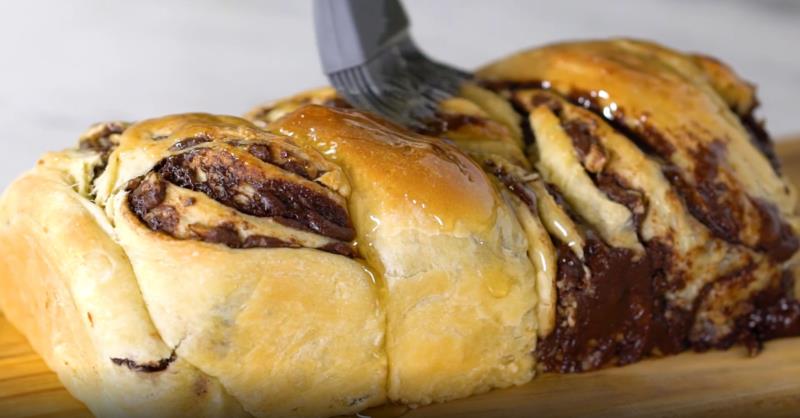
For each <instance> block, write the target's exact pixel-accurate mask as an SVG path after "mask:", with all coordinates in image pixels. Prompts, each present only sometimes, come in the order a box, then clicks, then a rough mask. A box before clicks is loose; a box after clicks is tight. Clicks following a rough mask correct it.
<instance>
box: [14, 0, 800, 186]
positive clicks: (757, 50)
mask: <svg viewBox="0 0 800 418" xmlns="http://www.w3.org/2000/svg"><path fill="white" fill-rule="evenodd" d="M406 8H407V9H408V11H409V13H410V15H411V19H412V21H413V32H414V35H415V38H416V39H417V41H418V43H419V44H420V45H422V46H423V47H424V49H425V50H426V51H427V52H429V53H430V54H431V55H433V56H435V57H437V58H439V59H441V60H443V61H446V62H450V63H453V64H456V65H458V66H461V67H463V68H473V67H475V66H478V65H480V64H481V63H484V62H486V61H488V60H491V59H494V58H497V57H500V56H502V55H504V54H507V53H510V52H513V51H515V50H518V49H521V48H527V47H530V46H534V45H537V44H541V43H545V42H552V41H556V40H561V39H575V38H587V37H609V36H620V35H623V36H631V37H640V38H648V39H653V40H657V41H660V42H662V43H665V44H667V45H669V46H672V47H675V48H679V49H683V50H691V51H703V52H707V53H709V54H711V55H715V56H717V57H719V58H721V59H723V60H725V61H728V62H729V63H731V64H733V66H734V67H735V68H736V69H737V70H738V71H739V73H740V74H742V75H744V76H745V77H747V78H749V79H751V80H753V81H755V82H757V83H758V85H759V86H760V93H761V94H760V95H761V99H762V102H763V104H764V105H763V109H762V115H766V116H767V118H768V120H769V125H768V126H769V127H770V130H771V131H772V132H773V134H775V136H783V135H787V134H790V133H800V105H798V100H800V99H799V98H798V97H800V0H762V1H757V0H752V1H748V0H602V1H594V0H586V1H578V0H550V1H512V0H491V1H490V0H483V1H479V0H406ZM324 83H325V79H324V78H323V76H322V75H321V73H320V71H319V67H318V64H317V56H316V50H315V46H314V37H313V28H312V25H311V13H310V1H306V0H294V1H289V0H285V1H268V0H192V1H189V0H138V1H122V0H17V1H14V0H0V147H2V148H1V152H0V188H3V187H5V185H6V184H7V183H8V182H9V181H10V180H11V179H12V178H13V177H14V176H16V175H17V174H19V173H20V172H22V171H23V170H25V169H27V168H29V167H31V166H32V164H33V163H34V162H35V160H36V158H37V156H38V155H39V154H41V153H42V152H44V151H46V150H50V149H60V148H64V147H67V146H71V145H72V144H73V143H74V142H75V139H76V137H77V135H78V134H79V133H80V132H81V131H82V130H83V129H84V128H85V127H86V126H88V125H89V124H90V123H92V122H95V121H101V120H111V119H124V120H137V119H142V118H147V117H152V116H157V115H161V114H166V113H177V112H186V111H207V112H218V113H231V114H240V113H242V112H244V111H246V110H247V109H249V108H250V107H251V106H253V105H255V104H257V103H259V102H262V101H266V100H269V99H273V98H277V97H280V96H284V95H288V94H292V93H295V92H297V91H299V90H302V89H306V88H310V87H314V86H318V85H322V84H324Z"/></svg>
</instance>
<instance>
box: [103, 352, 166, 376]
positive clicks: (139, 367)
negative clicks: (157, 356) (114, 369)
mask: <svg viewBox="0 0 800 418" xmlns="http://www.w3.org/2000/svg"><path fill="white" fill-rule="evenodd" d="M177 358H178V356H177V354H175V351H174V350H173V351H172V354H170V356H169V357H168V358H162V359H161V360H158V361H154V362H148V363H137V362H136V361H134V360H131V359H129V358H117V357H112V358H111V362H112V363H114V364H116V365H117V366H125V367H127V368H129V369H131V370H133V371H135V372H140V373H158V372H163V371H164V370H167V368H168V367H169V365H170V364H172V362H174V361H175V360H177Z"/></svg>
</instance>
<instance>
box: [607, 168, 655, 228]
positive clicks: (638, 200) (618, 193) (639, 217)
mask: <svg viewBox="0 0 800 418" xmlns="http://www.w3.org/2000/svg"><path fill="white" fill-rule="evenodd" d="M594 182H595V185H596V186H597V188H598V189H600V190H602V191H603V193H605V194H606V196H608V198H609V199H611V200H613V201H615V202H617V203H619V204H621V205H623V206H625V207H626V208H628V210H630V211H631V214H633V222H634V223H635V224H636V226H637V229H639V227H641V225H642V221H644V217H645V215H646V214H647V202H646V200H645V196H644V194H642V193H641V192H639V191H637V190H634V189H632V188H629V187H627V186H626V185H625V182H624V181H623V180H622V179H621V178H618V177H616V176H614V175H612V174H606V173H600V174H598V175H596V176H595V177H594Z"/></svg>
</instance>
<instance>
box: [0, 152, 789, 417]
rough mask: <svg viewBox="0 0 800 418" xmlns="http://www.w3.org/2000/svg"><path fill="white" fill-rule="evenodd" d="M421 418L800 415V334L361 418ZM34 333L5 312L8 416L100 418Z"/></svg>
mask: <svg viewBox="0 0 800 418" xmlns="http://www.w3.org/2000/svg"><path fill="white" fill-rule="evenodd" d="M778 154H779V156H780V157H781V160H782V162H783V171H784V173H786V175H787V176H788V177H789V178H790V179H792V181H794V183H795V184H800V138H797V139H795V140H791V141H785V142H782V143H779V144H778ZM400 415H402V416H403V418H422V417H531V416H538V417H610V416H614V417H628V416H630V417H701V416H702V417H740V416H741V417H755V416H760V417H798V416H800V338H794V339H787V340H778V341H771V342H769V343H767V345H766V348H765V350H764V352H762V353H761V354H760V355H759V356H757V357H755V358H748V357H747V356H746V353H745V351H744V349H742V348H741V347H738V348H734V349H731V350H729V351H726V352H710V353H705V354H696V353H684V354H681V355H678V356H673V357H668V358H663V359H652V360H646V361H643V362H640V363H638V364H634V365H631V366H626V367H621V368H612V369H606V370H601V371H598V372H593V373H586V374H577V375H544V376H540V377H538V378H537V379H535V380H534V381H533V382H531V383H529V384H527V385H524V386H521V387H516V388H512V389H506V390H496V391H493V392H491V393H487V394H485V395H480V396H475V397H471V398H467V399H463V400H460V401H455V402H450V403H446V404H438V405H432V406H428V407H424V408H419V409H415V410H408V409H405V408H401V407H387V408H379V409H377V410H372V411H367V412H366V413H365V414H362V416H372V417H375V418H378V417H390V416H395V417H396V416H400ZM91 416H92V415H91V413H89V411H88V410H87V409H86V408H85V407H84V406H83V405H82V404H81V403H80V402H79V401H77V400H76V399H75V398H73V397H72V396H71V395H70V394H69V393H68V392H67V391H66V389H64V387H63V386H62V385H61V383H59V381H58V378H57V377H56V375H55V374H54V373H53V372H51V371H50V370H49V369H48V368H47V366H46V365H45V364H44V362H43V361H42V359H41V358H40V357H39V356H37V355H36V353H34V352H33V350H32V349H31V347H30V345H28V343H27V342H26V341H25V338H24V337H22V335H20V334H19V332H17V331H16V330H15V329H14V328H13V327H12V326H11V325H10V324H9V323H8V322H7V321H6V320H5V318H4V317H2V316H0V417H53V418H55V417H59V418H67V417H91Z"/></svg>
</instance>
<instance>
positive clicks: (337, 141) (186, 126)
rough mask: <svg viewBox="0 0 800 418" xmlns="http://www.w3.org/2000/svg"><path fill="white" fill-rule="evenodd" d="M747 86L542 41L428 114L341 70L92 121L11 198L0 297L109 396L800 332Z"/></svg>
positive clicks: (265, 397)
mask: <svg viewBox="0 0 800 418" xmlns="http://www.w3.org/2000/svg"><path fill="white" fill-rule="evenodd" d="M756 105H757V102H756V100H755V94H754V89H753V87H752V86H751V85H750V84H748V83H746V82H744V81H742V80H741V79H740V78H739V77H738V76H736V75H735V74H734V73H733V72H732V71H730V70H729V69H728V68H727V67H726V66H724V65H723V64H721V63H719V62H717V61H714V60H712V59H710V58H707V57H701V56H694V55H684V54H680V53H677V52H674V51H670V50H667V49H665V48H663V47H660V46H657V45H654V44H649V43H644V42H638V41H628V40H614V41H603V42H587V43H570V44H560V45H553V46H548V47H544V48H540V49H535V50H532V51H528V52H523V53H520V54H517V55H514V56H512V57H510V58H507V59H504V60H502V61H499V62H497V63H495V64H492V65H489V66H487V67H485V68H484V69H482V70H479V71H478V72H477V77H476V79H475V82H474V83H471V84H468V85H466V86H465V87H464V88H463V90H462V92H461V94H460V95H459V96H458V97H454V98H452V99H449V100H446V101H444V102H442V103H441V104H440V109H439V113H438V114H437V118H436V120H433V121H431V123H430V124H429V128H428V129H427V130H426V132H421V133H412V132H409V131H407V130H405V129H402V128H400V127H397V126H395V125H393V124H391V123H389V122H386V121H383V120H381V119H379V118H377V117H374V116H371V115H368V114H364V113H362V112H358V111H355V110H352V109H350V108H349V106H348V105H347V103H346V102H344V101H343V100H341V99H340V98H338V97H336V94H335V92H334V91H333V90H331V89H320V90H315V91H311V92H308V93H304V94H301V95H298V96H295V97H292V98H289V99H284V100H281V101H278V102H275V103H271V104H269V105H266V106H262V107H259V108H257V109H255V110H254V111H252V112H251V113H249V114H248V115H247V116H246V118H247V119H249V120H245V119H240V118H235V117H229V116H212V115H206V114H186V115H175V116H168V117H164V118H159V119H153V120H148V121H143V122H139V123H137V124H134V125H129V124H126V123H119V122H117V123H108V124H100V125H98V126H95V127H93V128H92V129H90V130H89V131H88V132H87V133H86V134H85V135H84V136H83V137H82V138H81V140H80V142H79V146H78V147H77V148H76V149H72V150H67V151H62V152H57V153H50V154H47V155H45V156H44V157H43V158H42V159H41V160H40V161H39V164H38V165H37V166H36V167H35V168H34V169H33V170H31V171H30V172H28V173H26V174H25V175H23V176H22V177H21V178H20V179H18V180H17V181H16V182H14V183H13V184H12V185H11V186H10V187H9V189H8V190H7V191H6V192H5V194H4V195H3V198H2V200H0V242H2V245H3V247H4V248H5V249H6V251H5V252H3V253H2V254H1V255H0V306H1V307H2V309H3V311H4V314H5V315H6V316H7V317H8V318H9V320H10V321H11V322H12V323H14V324H15V325H16V326H17V327H18V328H20V329H21V330H22V331H23V332H24V333H25V335H26V336H27V337H28V339H29V340H30V341H31V343H32V344H33V346H34V348H35V349H36V350H37V351H38V352H39V353H41V354H42V355H43V357H44V358H45V360H46V361H47V363H48V365H49V366H50V367H51V368H53V369H54V370H55V371H56V372H57V373H58V375H59V377H60V379H61V380H62V381H63V382H64V383H65V385H66V386H67V388H68V389H69V390H70V391H71V392H72V393H73V394H74V395H75V396H76V397H78V398H79V399H81V400H82V401H84V402H85V403H86V404H87V405H88V406H89V408H90V409H91V410H92V411H93V412H94V413H95V414H97V415H100V416H148V415H159V416H184V415H192V416H251V415H252V416H262V417H266V416H280V417H285V416H335V415H343V414H349V413H355V412H358V411H361V410H363V409H365V408H368V407H370V406H374V405H379V404H382V403H384V402H387V401H391V402H399V403H408V404H426V403H430V402H440V401H447V400H450V399H455V398H460V397H465V396H469V395H471V394H475V393H480V392H485V391H487V390H490V389H492V388H502V387H507V386H511V385H518V384H523V383H525V382H528V381H529V380H531V379H532V378H533V376H534V373H535V372H536V371H537V370H540V371H548V372H576V371H587V370H592V369H596V368H599V367H604V366H609V365H623V364H628V363H631V362H635V361H638V360H640V359H642V358H643V357H646V356H660V355H666V354H671V353H677V352H679V351H682V350H685V349H687V348H694V349H697V350H705V349H709V348H727V347H729V346H731V345H732V344H734V343H737V342H742V343H745V344H747V345H748V346H749V347H750V348H751V350H752V351H753V352H756V351H757V350H758V349H760V347H761V343H762V342H763V341H764V340H767V339H770V338H778V337H784V336H792V335H799V334H800V304H799V303H798V302H797V291H796V290H795V287H796V286H795V281H794V278H793V276H792V274H791V271H790V267H791V265H792V261H793V258H794V257H795V254H796V252H797V247H798V240H797V237H796V232H797V230H798V219H800V218H798V208H797V196H796V192H795V191H794V189H793V188H792V186H791V185H789V184H788V183H787V182H786V181H785V180H784V179H783V178H782V176H781V174H780V169H779V167H778V165H777V162H776V160H775V158H774V154H773V153H772V148H771V144H770V141H769V138H768V136H767V135H766V132H765V131H764V129H763V126H762V123H761V122H758V121H757V120H756V119H755V118H754V116H753V111H754V109H755V107H756Z"/></svg>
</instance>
